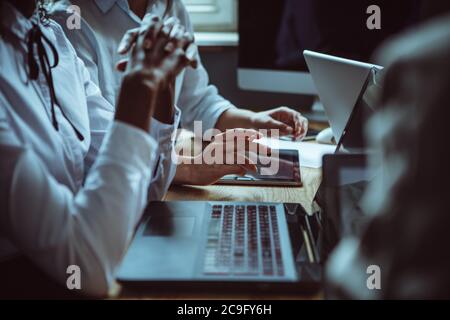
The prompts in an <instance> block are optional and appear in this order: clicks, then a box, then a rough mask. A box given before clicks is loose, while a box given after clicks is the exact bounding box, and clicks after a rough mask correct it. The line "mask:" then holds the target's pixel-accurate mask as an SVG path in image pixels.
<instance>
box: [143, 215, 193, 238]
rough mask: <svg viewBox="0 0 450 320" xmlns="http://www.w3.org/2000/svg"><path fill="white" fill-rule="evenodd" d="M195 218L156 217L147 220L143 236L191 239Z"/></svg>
mask: <svg viewBox="0 0 450 320" xmlns="http://www.w3.org/2000/svg"><path fill="white" fill-rule="evenodd" d="M194 228H195V217H178V216H175V217H174V216H170V215H156V216H153V217H151V218H150V219H149V221H148V222H147V225H146V227H145V231H144V236H150V237H191V236H192V235H193V233H194Z"/></svg>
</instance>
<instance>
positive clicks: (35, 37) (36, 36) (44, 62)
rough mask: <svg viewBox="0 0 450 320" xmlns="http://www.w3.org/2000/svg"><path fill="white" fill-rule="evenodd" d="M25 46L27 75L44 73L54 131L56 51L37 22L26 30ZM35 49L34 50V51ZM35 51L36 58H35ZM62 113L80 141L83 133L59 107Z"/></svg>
mask: <svg viewBox="0 0 450 320" xmlns="http://www.w3.org/2000/svg"><path fill="white" fill-rule="evenodd" d="M44 43H46V44H47V45H48V47H49V48H50V50H51V53H52V56H53V64H51V63H50V59H49V56H48V54H47V50H45V46H44ZM27 47H28V71H29V76H30V78H31V79H32V80H37V79H38V76H39V70H41V71H42V72H43V74H44V77H45V80H46V81H47V84H48V87H49V90H50V103H51V116H52V124H53V127H54V128H55V130H56V131H59V125H58V121H57V119H56V114H55V105H58V106H59V104H58V102H57V99H56V93H55V86H54V84H53V76H52V70H51V69H52V68H54V67H56V66H57V65H58V63H59V56H58V52H57V51H56V48H55V46H54V45H53V44H52V43H51V41H50V40H49V39H48V38H47V37H46V36H45V35H44V34H43V33H42V31H41V28H40V27H39V25H38V24H36V23H33V27H32V28H31V30H30V31H29V32H28V38H27ZM35 50H36V51H35ZM36 53H37V57H38V59H35V56H36ZM59 108H60V110H61V113H62V115H63V116H64V118H66V120H67V121H68V122H69V123H70V125H71V126H72V128H73V130H74V131H75V133H76V135H77V137H78V139H79V140H80V141H83V140H84V137H83V135H82V134H81V133H80V131H79V130H78V129H77V128H76V127H75V126H74V125H73V124H72V122H71V121H70V120H69V119H68V118H67V116H66V115H65V114H64V111H63V110H62V109H61V107H59Z"/></svg>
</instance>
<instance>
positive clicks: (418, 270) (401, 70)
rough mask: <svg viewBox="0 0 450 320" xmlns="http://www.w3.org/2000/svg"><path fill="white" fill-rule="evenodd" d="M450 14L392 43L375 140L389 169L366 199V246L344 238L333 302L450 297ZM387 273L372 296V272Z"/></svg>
mask: <svg viewBox="0 0 450 320" xmlns="http://www.w3.org/2000/svg"><path fill="white" fill-rule="evenodd" d="M434 4H440V5H441V7H440V9H439V10H435V9H436V7H434V8H429V9H430V10H427V11H426V12H427V13H432V12H434V13H440V14H442V13H445V12H447V15H446V16H443V17H440V18H439V19H437V20H435V21H431V22H428V23H427V24H426V25H423V26H422V27H420V28H417V29H415V30H413V31H411V32H409V33H408V34H405V35H402V36H400V37H398V38H396V39H393V40H392V41H390V42H389V43H387V44H386V45H385V46H383V48H382V49H381V50H380V51H379V53H378V54H377V57H378V59H377V60H378V61H379V64H380V65H383V66H386V75H385V79H384V89H383V94H382V97H381V101H380V106H381V111H380V112H379V113H378V114H377V115H376V116H375V117H374V118H373V119H372V121H371V124H370V127H369V130H368V133H369V136H370V140H371V143H372V145H373V146H374V147H375V149H376V150H378V152H376V153H375V154H376V156H375V158H373V159H372V162H373V163H382V164H383V165H382V170H381V174H380V175H379V176H378V177H377V178H376V180H375V181H374V182H373V183H372V184H371V185H370V187H369V189H368V190H367V192H366V194H365V199H364V201H363V202H364V209H365V212H366V213H367V214H368V215H371V216H373V218H372V220H371V221H370V222H369V224H368V225H367V227H366V228H365V230H364V231H363V234H362V236H361V238H360V239H357V238H354V237H348V238H346V239H343V240H342V241H341V243H340V245H339V246H338V248H337V249H336V251H335V252H334V253H333V254H332V256H331V258H330V260H329V262H328V265H327V278H328V283H329V289H330V290H329V297H331V298H358V299H436V298H438V299H442V298H446V299H448V298H450V289H449V288H450V275H449V273H448V270H450V254H449V251H448V250H447V244H448V243H449V242H450V238H449V232H448V230H447V229H448V226H449V225H450V216H449V215H448V208H447V205H448V203H447V198H448V196H449V195H450V187H449V181H450V167H449V165H448V163H449V152H448V136H449V131H448V104H449V101H450V76H449V72H448V70H450V15H449V14H448V12H450V10H449V9H450V8H449V7H450V5H449V4H448V2H447V4H446V5H443V3H439V2H437V3H434ZM371 265H375V266H379V268H380V272H381V274H380V275H381V279H380V280H381V281H380V284H381V288H380V290H377V289H373V290H369V288H368V287H367V279H368V277H369V276H370V273H367V268H368V267H369V266H371Z"/></svg>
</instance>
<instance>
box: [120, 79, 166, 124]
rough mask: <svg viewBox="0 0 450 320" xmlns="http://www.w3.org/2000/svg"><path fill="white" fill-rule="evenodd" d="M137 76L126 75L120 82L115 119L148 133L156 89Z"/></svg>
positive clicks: (148, 81)
mask: <svg viewBox="0 0 450 320" xmlns="http://www.w3.org/2000/svg"><path fill="white" fill-rule="evenodd" d="M146 84H147V85H145V84H144V83H143V80H142V79H141V78H140V76H139V75H127V76H125V78H124V80H123V81H122V87H121V89H120V94H119V99H118V102H117V107H116V114H115V119H116V120H119V121H121V122H124V123H126V124H129V125H132V126H134V127H137V128H139V129H142V130H144V131H145V132H148V131H149V130H150V119H151V117H152V116H153V112H154V110H155V103H156V92H157V88H156V87H155V88H153V87H150V86H152V85H153V84H152V83H151V80H147V81H146Z"/></svg>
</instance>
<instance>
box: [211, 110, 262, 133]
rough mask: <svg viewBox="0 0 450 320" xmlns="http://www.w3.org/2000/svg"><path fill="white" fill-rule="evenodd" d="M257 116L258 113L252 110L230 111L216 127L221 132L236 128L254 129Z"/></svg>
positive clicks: (219, 120) (227, 111)
mask: <svg viewBox="0 0 450 320" xmlns="http://www.w3.org/2000/svg"><path fill="white" fill-rule="evenodd" d="M255 115H256V113H255V112H253V111H250V110H245V109H237V108H232V109H228V110H226V111H225V112H224V113H222V115H221V116H220V117H219V119H218V120H217V123H216V126H215V127H216V129H219V130H220V131H225V130H228V129H234V128H243V129H254V117H255Z"/></svg>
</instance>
